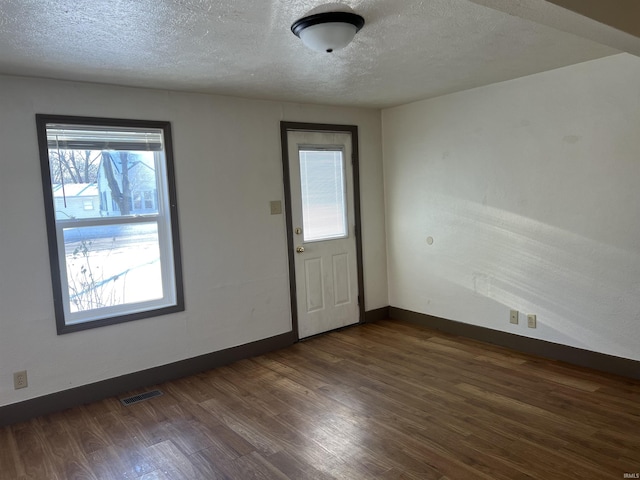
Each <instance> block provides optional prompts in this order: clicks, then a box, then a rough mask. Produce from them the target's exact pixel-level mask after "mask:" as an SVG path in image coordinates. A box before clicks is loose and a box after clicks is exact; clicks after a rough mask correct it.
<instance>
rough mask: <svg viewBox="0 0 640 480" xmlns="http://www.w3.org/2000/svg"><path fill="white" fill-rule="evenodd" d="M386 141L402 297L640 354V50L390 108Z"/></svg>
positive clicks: (443, 312) (461, 315) (523, 331)
mask: <svg viewBox="0 0 640 480" xmlns="http://www.w3.org/2000/svg"><path fill="white" fill-rule="evenodd" d="M383 152H384V154H383V158H384V167H385V172H384V173H385V195H386V202H387V205H386V209H387V244H388V271H389V296H390V303H391V305H393V306H396V307H400V308H404V309H408V310H413V311H416V312H420V313H426V314H431V315H435V316H439V317H444V318H448V319H452V320H457V321H461V322H465V323H469V324H474V325H480V326H484V327H488V328H492V329H496V330H502V331H506V332H511V333H517V334H519V335H524V336H529V337H535V338H540V339H544V340H548V341H552V342H556V343H562V344H566V345H571V346H575V347H580V348H586V349H589V350H593V351H597V352H602V353H607V354H612V355H617V356H620V357H625V358H630V359H635V360H640V348H639V347H638V346H639V345H640V188H639V185H640V58H637V57H634V56H631V55H628V54H621V55H616V56H613V57H607V58H604V59H600V60H595V61H592V62H587V63H583V64H579V65H575V66H571V67H567V68H562V69H559V70H555V71H550V72H546V73H542V74H537V75H533V76H529V77H525V78H521V79H517V80H513V81H509V82H504V83H500V84H495V85H491V86H487V87H483V88H478V89H474V90H470V91H466V92H461V93H457V94H453V95H447V96H443V97H440V98H436V99H432V100H428V101H422V102H417V103H413V104H410V105H406V106H401V107H397V108H392V109H388V110H385V111H383ZM429 236H431V237H433V240H434V242H433V245H431V246H429V245H428V244H427V242H426V238H427V237H429ZM510 308H515V309H518V310H520V311H521V312H522V313H524V314H526V313H534V314H537V316H538V328H537V329H536V330H531V329H528V328H527V326H526V318H524V317H523V316H521V318H520V324H519V325H510V324H509V323H508V320H509V309H510Z"/></svg>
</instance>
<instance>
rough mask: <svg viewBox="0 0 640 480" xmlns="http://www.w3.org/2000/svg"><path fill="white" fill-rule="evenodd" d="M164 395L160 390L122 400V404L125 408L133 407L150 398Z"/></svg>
mask: <svg viewBox="0 0 640 480" xmlns="http://www.w3.org/2000/svg"><path fill="white" fill-rule="evenodd" d="M160 395H162V392H161V391H160V390H151V391H150V392H144V393H139V394H138V395H133V396H131V397H127V398H121V399H120V403H122V404H123V405H124V406H125V407H128V406H129V405H133V404H134V403H139V402H144V401H145V400H149V399H150V398H154V397H159V396H160Z"/></svg>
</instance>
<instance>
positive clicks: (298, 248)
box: [296, 247, 304, 253]
mask: <svg viewBox="0 0 640 480" xmlns="http://www.w3.org/2000/svg"><path fill="white" fill-rule="evenodd" d="M296 252H298V253H302V252H304V247H296Z"/></svg>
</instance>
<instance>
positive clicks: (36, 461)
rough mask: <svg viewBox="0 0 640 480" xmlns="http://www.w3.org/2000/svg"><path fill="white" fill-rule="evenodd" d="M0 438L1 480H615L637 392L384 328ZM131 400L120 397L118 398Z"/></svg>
mask: <svg viewBox="0 0 640 480" xmlns="http://www.w3.org/2000/svg"><path fill="white" fill-rule="evenodd" d="M158 388H159V389H161V390H162V391H163V392H164V395H163V396H161V397H157V398H154V399H152V400H149V401H146V402H142V403H139V404H135V405H131V406H129V407H124V406H122V405H121V404H120V403H119V402H118V399H116V398H109V399H106V400H104V401H101V402H98V403H95V404H90V405H85V406H82V407H78V408H74V409H71V410H67V411H65V412H60V413H57V414H53V415H48V416H45V417H40V418H36V419H33V420H31V421H29V422H25V423H21V424H16V425H12V426H10V427H6V428H3V429H0V478H1V479H2V480H10V479H11V480H13V479H17V480H26V479H37V480H56V479H58V480H67V479H74V480H80V479H96V480H112V479H139V480H151V479H154V480H169V479H171V480H178V479H180V480H182V479H184V480H199V479H206V480H213V479H240V480H249V479H349V480H352V479H380V480H382V479H441V480H444V479H451V480H453V479H487V480H488V479H572V480H574V479H576V478H581V479H607V478H612V479H621V478H624V474H625V473H627V474H636V473H640V382H639V381H634V380H630V379H626V378H622V377H615V376H612V375H607V374H602V373H598V372H594V371H591V370H588V369H584V368H578V367H573V366H570V365H566V364H562V363H559V362H551V361H547V360H543V359H540V358H538V357H533V356H528V355H523V354H519V353H515V352H513V351H510V350H507V349H504V348H500V347H496V346H491V345H487V344H484V343H480V342H475V341H472V340H468V339H464V338H460V337H455V336H450V335H446V334H442V333H439V332H436V331H433V330H429V329H425V328H421V327H417V326H413V325H410V324H407V323H402V322H395V321H383V322H379V323H376V324H368V325H362V326H357V327H353V328H349V329H346V330H343V331H340V332H334V333H330V334H328V335H325V336H321V337H317V338H314V339H311V340H308V341H306V342H302V343H299V344H296V345H294V346H292V347H290V348H287V349H285V350H281V351H278V352H274V353H271V354H268V355H264V356H261V357H257V358H252V359H248V360H243V361H241V362H237V363H235V364H232V365H229V366H227V367H223V368H218V369H216V370H212V371H209V372H205V373H202V374H199V375H195V376H192V377H188V378H184V379H181V380H178V381H174V382H169V383H166V384H163V385H159V386H158ZM141 392H142V391H139V392H138V391H136V392H131V394H135V393H141Z"/></svg>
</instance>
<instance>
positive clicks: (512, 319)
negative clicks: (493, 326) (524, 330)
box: [509, 310, 518, 325]
mask: <svg viewBox="0 0 640 480" xmlns="http://www.w3.org/2000/svg"><path fill="white" fill-rule="evenodd" d="M509 323H514V324H516V325H517V324H518V310H511V313H510V314H509Z"/></svg>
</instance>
